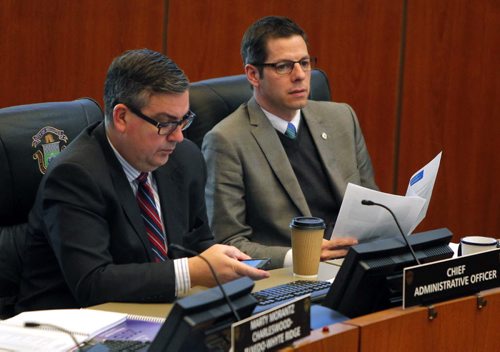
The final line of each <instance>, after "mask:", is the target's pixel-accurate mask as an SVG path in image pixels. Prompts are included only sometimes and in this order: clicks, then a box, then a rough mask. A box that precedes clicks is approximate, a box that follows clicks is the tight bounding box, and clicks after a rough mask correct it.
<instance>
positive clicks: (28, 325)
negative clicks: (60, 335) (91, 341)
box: [24, 321, 80, 351]
mask: <svg viewBox="0 0 500 352" xmlns="http://www.w3.org/2000/svg"><path fill="white" fill-rule="evenodd" d="M24 327H25V328H43V327H47V328H51V329H54V330H57V331H61V332H64V333H65V334H68V335H69V336H70V337H71V339H72V340H73V342H74V344H75V347H76V350H77V351H80V344H79V343H78V341H77V340H76V338H75V335H73V333H72V332H71V331H69V330H66V329H65V328H62V327H60V326H57V325H54V324H47V323H36V322H32V321H27V322H25V323H24Z"/></svg>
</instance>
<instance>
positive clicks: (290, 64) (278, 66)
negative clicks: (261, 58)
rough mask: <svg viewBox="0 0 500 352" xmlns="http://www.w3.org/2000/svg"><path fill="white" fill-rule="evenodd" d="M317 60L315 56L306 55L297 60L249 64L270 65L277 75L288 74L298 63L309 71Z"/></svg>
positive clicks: (304, 69)
mask: <svg viewBox="0 0 500 352" xmlns="http://www.w3.org/2000/svg"><path fill="white" fill-rule="evenodd" d="M317 61H318V59H317V58H315V57H306V58H303V59H300V60H299V61H292V60H282V61H278V62H265V63H254V64H251V65H254V66H262V67H272V68H274V70H275V71H276V73H277V74H279V75H288V74H290V73H292V71H293V69H294V67H295V64H299V65H300V67H301V68H302V70H303V71H311V70H312V69H313V68H314V67H315V65H316V62H317Z"/></svg>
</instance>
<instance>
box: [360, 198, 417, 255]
mask: <svg viewBox="0 0 500 352" xmlns="http://www.w3.org/2000/svg"><path fill="white" fill-rule="evenodd" d="M361 204H363V205H368V206H371V205H376V206H379V207H382V208H384V209H385V210H387V211H388V212H389V213H390V214H391V215H392V218H393V219H394V222H396V225H398V229H399V232H400V233H401V236H403V239H404V240H405V242H406V245H407V247H408V248H409V249H410V252H411V254H412V255H413V258H414V259H415V261H416V262H417V264H418V265H420V264H421V263H420V260H418V258H417V255H416V254H415V251H414V250H413V247H412V246H411V245H410V242H408V239H407V238H406V236H405V234H404V232H403V230H402V229H401V225H399V221H398V219H397V218H396V215H394V213H393V212H392V210H391V209H389V207H387V206H385V205H383V204H380V203H375V202H373V201H371V200H367V199H363V200H362V201H361Z"/></svg>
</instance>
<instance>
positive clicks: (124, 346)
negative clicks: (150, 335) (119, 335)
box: [79, 340, 151, 352]
mask: <svg viewBox="0 0 500 352" xmlns="http://www.w3.org/2000/svg"><path fill="white" fill-rule="evenodd" d="M149 346H151V342H149V341H132V340H106V341H101V342H97V343H90V344H88V345H86V346H83V347H80V349H79V351H83V352H146V351H147V350H148V349H149Z"/></svg>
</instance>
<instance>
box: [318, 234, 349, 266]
mask: <svg viewBox="0 0 500 352" xmlns="http://www.w3.org/2000/svg"><path fill="white" fill-rule="evenodd" d="M355 244H358V240H357V239H355V238H353V237H342V238H334V239H331V240H329V241H328V240H325V239H324V240H323V243H322V244H321V261H325V260H328V259H335V258H341V257H344V256H345V255H346V254H347V250H348V249H349V247H350V246H354V245H355Z"/></svg>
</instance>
